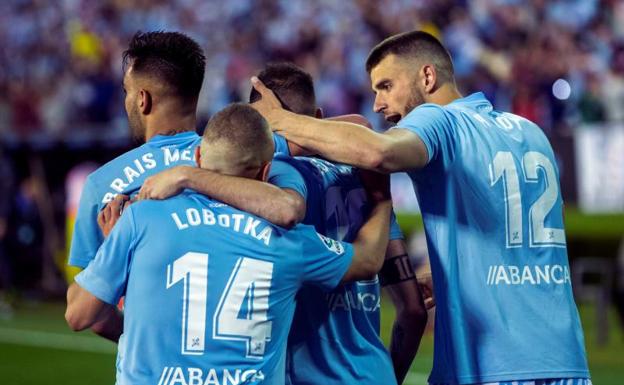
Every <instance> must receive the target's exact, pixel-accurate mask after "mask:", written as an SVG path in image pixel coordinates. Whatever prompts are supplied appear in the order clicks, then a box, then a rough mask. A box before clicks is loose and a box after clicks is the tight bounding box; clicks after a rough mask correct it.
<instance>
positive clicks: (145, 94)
mask: <svg viewBox="0 0 624 385" xmlns="http://www.w3.org/2000/svg"><path fill="white" fill-rule="evenodd" d="M138 104H139V111H141V113H142V114H143V115H147V114H149V113H150V112H151V111H152V95H151V94H150V93H149V91H147V90H146V89H141V90H140V91H139V98H138Z"/></svg>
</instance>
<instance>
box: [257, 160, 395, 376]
mask: <svg viewBox="0 0 624 385" xmlns="http://www.w3.org/2000/svg"><path fill="white" fill-rule="evenodd" d="M271 169H272V171H271V174H270V177H269V181H270V182H271V183H273V184H275V185H278V186H280V187H282V188H290V189H293V190H295V191H298V192H299V193H300V194H301V195H302V196H303V197H304V198H306V202H307V211H306V217H305V219H304V221H303V222H304V223H306V224H310V225H314V226H315V228H316V230H317V231H318V232H319V233H321V234H323V235H326V236H328V237H330V238H335V239H339V240H341V241H346V242H352V241H353V240H354V239H355V237H356V236H357V232H358V231H359V229H360V228H361V227H362V225H363V224H364V223H365V222H366V220H367V218H368V216H369V214H370V212H371V209H372V206H371V204H370V202H369V201H368V199H367V194H366V191H365V190H364V187H363V186H362V183H361V181H360V179H359V177H358V175H357V170H356V169H354V168H353V167H351V166H346V165H337V164H333V163H330V162H327V161H325V160H321V159H317V158H307V157H297V158H288V157H283V156H277V157H276V158H275V159H274V161H273V164H272V167H271ZM399 238H403V234H402V233H401V230H400V228H399V226H398V224H397V223H396V220H393V221H392V222H391V228H390V239H399ZM379 325H380V286H379V280H378V278H377V277H374V278H373V279H371V280H370V281H359V282H353V283H348V284H342V285H340V286H338V287H337V288H336V289H335V290H332V291H324V290H322V289H320V288H318V287H304V288H303V289H302V290H301V291H300V292H299V295H298V296H297V309H296V311H295V318H294V320H293V325H292V328H291V332H290V336H289V340H288V358H289V360H288V364H287V374H288V377H289V379H290V382H289V383H291V384H295V385H304V384H319V383H323V384H327V385H333V384H360V385H367V384H388V385H391V384H396V379H395V375H394V370H393V367H392V361H391V360H390V357H389V354H388V352H387V351H386V349H385V347H384V345H383V342H382V341H381V339H380V337H379Z"/></svg>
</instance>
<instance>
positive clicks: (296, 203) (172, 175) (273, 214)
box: [138, 166, 306, 228]
mask: <svg viewBox="0 0 624 385" xmlns="http://www.w3.org/2000/svg"><path fill="white" fill-rule="evenodd" d="M185 188H190V189H193V190H195V191H197V192H200V193H202V194H204V195H208V196H210V197H212V198H215V199H217V200H219V201H221V202H224V203H227V204H229V205H230V206H234V207H237V208H239V209H241V210H245V211H247V212H249V213H252V214H254V215H257V216H259V217H262V218H264V219H266V220H268V221H269V222H272V223H275V224H276V225H278V226H282V227H286V228H290V227H292V226H294V225H295V224H297V223H299V222H300V221H301V220H302V219H303V217H304V216H305V211H306V203H305V199H304V198H303V197H302V196H301V195H300V194H299V193H297V192H296V191H293V190H291V189H281V188H279V187H277V186H274V185H272V184H269V183H264V182H259V181H256V180H252V179H247V178H241V177H236V176H229V175H222V174H219V173H216V172H212V171H209V170H205V169H201V168H198V167H190V166H177V167H173V168H170V169H168V170H165V171H163V172H161V173H159V174H157V175H154V176H151V177H149V178H147V179H146V180H145V183H144V184H143V186H142V187H141V190H140V191H139V195H138V198H139V199H166V198H169V197H171V196H173V195H176V194H179V193H180V192H181V191H182V190H184V189H185Z"/></svg>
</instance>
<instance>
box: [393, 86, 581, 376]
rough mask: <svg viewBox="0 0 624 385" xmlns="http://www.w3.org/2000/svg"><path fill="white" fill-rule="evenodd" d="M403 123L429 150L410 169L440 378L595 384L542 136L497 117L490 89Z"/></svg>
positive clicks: (516, 119)
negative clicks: (432, 298)
mask: <svg viewBox="0 0 624 385" xmlns="http://www.w3.org/2000/svg"><path fill="white" fill-rule="evenodd" d="M397 128H400V129H407V130H410V131H412V132H414V133H415V134H416V135H418V137H419V138H420V139H422V141H423V142H424V144H425V146H426V147H427V152H428V163H427V165H426V166H425V167H424V168H422V169H420V170H412V171H410V172H409V173H408V174H409V175H410V177H411V178H412V180H413V182H414V188H415V190H416V194H417V197H418V201H419V205H420V208H421V211H422V216H423V222H424V225H425V232H426V236H427V245H428V250H429V258H430V261H431V270H432V275H433V281H434V285H435V293H436V303H437V310H436V319H435V323H436V324H435V349H434V352H435V353H434V364H433V370H432V373H431V376H430V378H429V381H430V382H431V383H436V384H469V383H470V384H472V383H485V382H497V381H512V380H530V379H543V378H584V377H589V372H588V369H587V362H586V357H585V348H584V341H583V332H582V329H581V324H580V321H579V317H578V312H577V309H576V305H575V303H574V298H573V295H572V286H571V282H570V268H569V265H568V258H567V251H566V239H565V233H564V229H563V218H562V198H561V192H560V188H559V171H558V168H557V162H556V160H555V156H554V153H553V150H552V148H551V146H550V144H549V142H548V140H547V138H546V136H545V135H544V133H543V132H542V131H541V129H540V128H539V127H538V126H537V125H535V124H534V123H532V122H530V121H529V120H527V119H524V118H522V117H520V116H517V115H514V114H510V113H506V112H500V111H496V110H494V109H493V107H492V105H491V104H490V102H489V101H488V100H487V99H485V97H484V96H483V94H482V93H476V94H472V95H470V96H468V97H465V98H462V99H458V100H456V101H454V102H452V103H450V104H448V105H445V106H440V105H435V104H423V105H421V106H419V107H417V108H415V109H414V110H412V111H411V112H410V113H409V114H408V115H407V116H406V117H405V118H404V119H402V120H401V121H400V122H399V123H398V124H397Z"/></svg>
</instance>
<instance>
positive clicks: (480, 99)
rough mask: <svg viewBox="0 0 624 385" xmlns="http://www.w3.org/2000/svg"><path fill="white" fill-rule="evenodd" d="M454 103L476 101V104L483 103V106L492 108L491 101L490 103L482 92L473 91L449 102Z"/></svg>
mask: <svg viewBox="0 0 624 385" xmlns="http://www.w3.org/2000/svg"><path fill="white" fill-rule="evenodd" d="M454 103H477V104H482V105H484V107H489V108H492V103H490V101H489V100H487V98H486V97H485V94H484V93H483V92H475V93H473V94H470V95H468V96H466V97H464V98H460V99H455V100H453V101H452V102H451V103H449V104H454Z"/></svg>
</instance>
